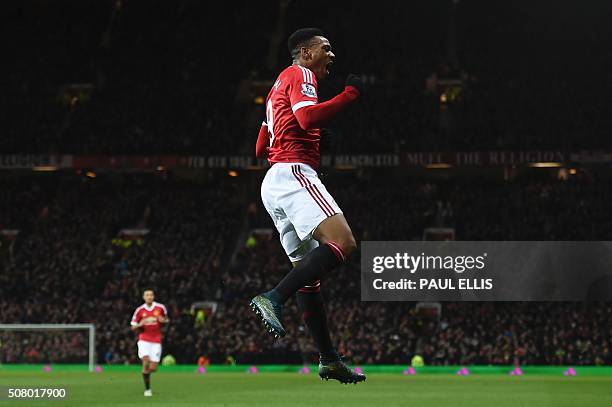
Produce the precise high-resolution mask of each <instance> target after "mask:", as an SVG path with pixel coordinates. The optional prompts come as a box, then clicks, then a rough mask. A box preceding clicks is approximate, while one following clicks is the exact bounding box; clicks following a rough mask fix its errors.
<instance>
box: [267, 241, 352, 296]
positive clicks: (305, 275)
mask: <svg viewBox="0 0 612 407" xmlns="http://www.w3.org/2000/svg"><path fill="white" fill-rule="evenodd" d="M334 246H335V247H337V246H336V245H334ZM339 250H340V249H338V248H335V249H332V248H331V247H330V245H328V244H322V245H321V246H319V247H317V248H316V249H314V250H312V251H311V252H310V253H308V255H307V256H306V257H304V259H303V260H301V261H300V263H299V264H298V265H297V267H294V268H293V270H291V271H290V272H289V273H288V274H287V275H286V276H285V278H283V279H282V280H281V282H280V283H278V285H277V286H276V287H274V289H273V290H271V291H268V293H267V294H268V295H269V297H270V298H271V299H272V300H274V301H278V302H280V303H284V302H285V301H287V299H288V298H289V297H291V296H292V295H293V294H295V293H296V292H297V290H299V289H300V288H302V287H304V286H305V285H308V283H309V282H312V281H316V280H319V279H321V277H323V276H324V275H325V274H326V273H328V272H329V271H331V270H332V269H333V268H334V267H336V266H337V265H338V264H340V263H341V259H342V256H343V254H342V253H341V252H339Z"/></svg>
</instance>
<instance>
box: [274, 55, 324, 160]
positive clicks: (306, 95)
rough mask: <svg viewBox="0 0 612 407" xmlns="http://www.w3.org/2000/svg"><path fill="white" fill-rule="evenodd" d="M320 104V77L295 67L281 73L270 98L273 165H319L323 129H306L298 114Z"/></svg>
mask: <svg viewBox="0 0 612 407" xmlns="http://www.w3.org/2000/svg"><path fill="white" fill-rule="evenodd" d="M317 102H318V97H317V78H316V77H315V75H314V73H313V72H312V71H311V70H310V69H308V68H304V67H302V66H299V65H291V66H290V67H288V68H286V69H285V70H284V71H283V72H281V74H280V75H279V76H278V79H276V82H275V83H274V86H272V89H271V90H270V93H269V94H268V97H267V98H266V122H267V123H266V124H267V127H268V132H269V133H270V148H269V150H268V162H269V163H270V164H273V163H282V162H285V163H286V162H298V163H304V164H308V165H310V166H311V167H313V168H317V167H318V166H319V140H320V132H319V129H312V130H304V129H302V128H301V127H300V125H299V123H298V121H297V119H296V118H295V115H294V113H295V112H296V111H297V110H298V109H301V108H303V107H304V106H311V105H316V104H317Z"/></svg>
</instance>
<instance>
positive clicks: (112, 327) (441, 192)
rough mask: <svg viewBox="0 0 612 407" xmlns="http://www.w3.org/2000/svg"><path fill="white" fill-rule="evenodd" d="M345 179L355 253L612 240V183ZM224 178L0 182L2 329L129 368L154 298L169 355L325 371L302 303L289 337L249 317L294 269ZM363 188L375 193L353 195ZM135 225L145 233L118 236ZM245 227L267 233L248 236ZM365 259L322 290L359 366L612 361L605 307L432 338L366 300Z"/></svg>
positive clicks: (489, 310) (572, 306) (520, 317)
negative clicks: (138, 313) (32, 328)
mask: <svg viewBox="0 0 612 407" xmlns="http://www.w3.org/2000/svg"><path fill="white" fill-rule="evenodd" d="M347 176H348V175H347V174H339V175H338V176H335V175H334V174H331V175H330V176H329V177H330V178H329V179H328V180H327V181H326V182H327V183H328V187H329V189H330V190H331V191H333V193H334V195H335V197H336V200H337V201H338V202H339V204H340V206H341V207H342V208H343V210H344V212H345V214H346V216H347V218H348V219H349V222H350V223H351V225H352V227H353V230H354V233H355V236H356V238H357V239H358V241H359V240H365V239H372V240H376V239H384V240H393V239H400V238H401V239H406V238H411V239H416V240H418V239H421V238H422V234H423V230H424V228H426V227H432V226H437V227H440V226H443V227H454V228H455V230H456V234H457V238H458V239H460V240H564V239H568V240H570V239H571V240H610V238H611V236H610V234H611V233H612V230H610V228H609V223H607V222H606V221H605V219H606V218H605V216H606V207H607V203H608V202H609V201H610V199H611V198H612V188H610V186H609V183H604V182H596V181H590V180H587V179H575V180H570V181H565V182H561V181H556V180H555V181H553V180H533V179H531V180H520V181H519V180H517V181H512V182H503V181H486V180H473V179H467V180H464V181H461V180H454V181H453V182H450V181H439V180H437V181H436V180H429V181H423V180H406V179H402V178H401V177H394V176H391V175H382V174H380V173H379V172H378V171H365V172H364V173H363V174H361V176H359V177H357V176H355V174H352V175H351V177H352V179H354V180H355V182H354V183H352V184H351V183H346V182H344V180H345V179H346V177H347ZM253 177H255V178H257V175H253ZM223 179H224V180H225V181H224V182H223V183H219V182H217V181H214V180H212V181H211V180H209V181H206V182H204V183H202V184H198V183H194V182H193V181H182V180H180V179H176V178H174V177H172V176H169V177H165V178H164V177H163V176H160V175H157V176H153V175H149V176H129V175H126V176H113V177H108V178H107V177H104V176H100V177H99V178H97V179H90V178H86V177H76V176H74V175H70V176H65V177H60V176H50V177H44V178H41V179H38V180H36V181H33V180H32V179H31V178H23V177H21V178H16V179H3V180H2V188H3V191H7V192H9V193H7V194H3V195H2V196H1V197H0V208H2V211H0V229H18V230H19V231H20V232H19V234H18V235H17V237H16V238H15V239H14V240H7V239H6V237H5V238H4V240H3V242H2V243H3V244H2V246H1V247H0V267H1V268H2V273H0V320H1V321H3V322H9V323H84V322H91V323H94V324H95V325H96V329H97V335H98V336H97V344H96V358H97V360H98V362H100V363H134V362H136V360H137V359H136V352H135V336H134V334H133V333H132V332H131V331H130V329H129V320H130V318H131V315H132V312H133V310H134V309H135V308H136V307H137V306H138V305H139V304H140V303H141V300H140V298H141V295H142V290H143V288H145V287H148V286H151V287H153V288H155V291H156V296H157V299H158V300H159V301H161V302H163V303H165V304H166V306H167V307H168V310H169V313H170V318H171V320H172V322H171V324H170V326H169V329H168V330H167V332H166V334H165V340H164V352H165V353H167V354H168V353H169V354H172V355H173V356H174V357H175V358H176V360H177V362H179V363H195V362H196V361H197V360H198V358H199V357H200V356H204V357H205V358H206V359H207V360H209V361H210V362H212V363H231V362H233V361H236V362H238V363H272V362H276V363H302V362H304V361H313V360H315V358H316V350H315V349H314V347H313V343H312V341H311V340H310V338H309V335H308V332H307V331H306V328H305V326H304V325H303V323H302V321H300V319H299V317H298V314H297V310H296V305H295V302H294V301H290V303H289V306H288V307H287V310H286V314H285V321H286V328H287V330H288V332H289V335H288V336H287V337H286V338H284V339H282V340H278V341H273V340H271V339H270V337H269V335H268V334H267V332H265V330H263V329H262V328H261V326H260V322H259V321H258V320H257V319H256V318H254V317H253V316H252V315H251V313H250V311H249V309H248V306H247V302H248V301H247V300H248V299H249V298H251V297H252V296H253V295H254V294H255V293H257V292H260V291H262V289H264V288H266V287H270V286H272V285H273V284H274V282H276V281H277V280H278V279H279V278H280V277H281V276H282V275H283V274H284V273H286V272H287V271H288V269H289V263H288V261H287V259H286V257H285V255H284V253H283V251H282V249H281V247H280V245H279V243H278V241H277V237H276V236H275V232H274V233H268V232H266V228H268V229H269V228H270V227H271V222H270V221H269V220H268V219H267V216H268V215H267V213H265V211H263V208H262V207H261V206H259V205H260V204H258V203H256V202H257V191H256V188H255V189H251V188H253V185H255V186H256V185H257V182H254V183H253V182H250V181H252V180H248V179H246V180H239V179H234V178H227V177H224V178H223ZM228 179H230V180H231V181H227V180H228ZM366 184H367V185H368V196H365V195H363V194H359V191H360V190H361V188H363V187H364V185H366ZM249 185H251V186H249ZM245 194H246V195H245ZM248 202H254V204H245V203H248ZM371 202H376V203H377V204H376V207H372V205H371ZM126 228H128V229H148V230H149V232H148V234H146V235H144V236H130V235H129V234H127V235H126V234H125V233H124V234H121V233H120V231H121V230H123V229H126ZM248 230H255V231H257V232H254V233H253V235H252V236H251V237H250V238H249V239H247V237H248V235H247V234H245V232H246V231H248ZM132 233H133V232H132ZM239 239H240V240H239ZM245 242H247V243H245ZM358 260H359V259H358V256H356V257H355V258H354V261H351V262H350V263H347V264H345V265H343V266H342V268H341V269H340V270H338V271H337V272H335V273H334V278H333V279H329V281H325V282H324V283H323V293H324V295H325V297H326V298H327V301H328V312H329V318H330V321H331V322H330V323H331V326H332V332H333V334H334V340H335V341H336V343H337V344H338V349H339V351H340V352H341V353H343V354H344V355H346V356H347V357H349V358H350V359H352V360H353V361H355V362H356V363H408V362H409V361H410V359H411V357H412V356H413V355H414V354H415V353H416V352H418V353H420V354H421V355H422V356H423V357H424V358H425V361H426V363H428V364H454V363H460V364H470V363H481V364H508V363H515V362H516V363H528V364H576V365H578V364H611V363H612V355H611V354H610V346H611V345H612V330H611V328H610V326H612V325H611V324H610V322H611V321H612V306H610V304H607V303H606V304H580V303H484V304H483V303H443V306H442V312H441V317H440V320H439V322H437V324H436V327H435V328H434V329H430V330H426V329H425V328H424V326H425V325H426V322H425V321H423V320H422V319H421V317H420V316H419V315H417V314H416V313H415V304H410V303H399V304H391V303H362V302H360V300H359V298H360V292H359V277H358V276H359V268H358ZM197 301H213V302H216V303H217V304H218V307H217V309H216V312H214V313H212V314H211V313H209V314H207V315H206V317H205V318H204V319H203V320H201V321H198V318H197V316H196V314H195V313H194V312H193V310H192V309H191V305H192V304H193V303H194V302H197ZM86 343H87V341H86V338H85V333H64V334H41V333H38V334H31V333H28V334H26V333H7V332H3V333H0V362H2V363H10V362H18V361H19V362H75V361H80V362H84V361H85V360H86V351H87V349H86Z"/></svg>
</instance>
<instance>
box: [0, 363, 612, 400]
mask: <svg viewBox="0 0 612 407" xmlns="http://www.w3.org/2000/svg"><path fill="white" fill-rule="evenodd" d="M0 386H67V387H68V389H69V391H70V398H69V400H67V401H53V402H49V401H8V402H7V401H0V404H2V405H16V406H30V405H31V406H42V405H51V406H58V407H59V406H113V407H119V406H139V407H140V406H149V405H151V406H207V407H208V406H290V407H292V406H296V407H297V406H300V407H301V406H317V407H321V406H334V407H335V406H375V407H383V406H384V407H387V406H418V407H429V406H431V407H434V406H435V407H445V406H449V407H450V406H452V407H468V406H469V407H505V406H508V407H521V406H538V407H546V406H550V407H563V406H568V407H569V406H572V407H588V406H593V407H601V406H612V390H611V389H612V377H609V376H608V377H579V376H576V377H563V376H531V377H529V376H521V377H511V376H504V375H475V374H472V375H471V376H468V377H460V376H454V375H442V374H439V375H421V376H419V375H416V376H402V375H401V374H386V373H374V374H370V375H369V376H368V380H367V382H365V383H361V384H358V385H341V384H339V383H337V382H332V381H329V382H322V381H320V380H319V378H318V376H317V375H316V374H310V375H299V374H297V373H260V374H258V375H248V374H246V373H244V374H240V373H208V374H204V375H198V374H195V373H169V372H165V373H164V372H160V373H157V374H155V375H154V376H153V377H152V388H153V392H154V395H153V397H151V398H144V397H143V394H142V392H143V386H142V378H141V376H140V375H139V374H138V373H132V372H114V373H113V372H109V373H107V372H103V373H99V374H94V373H85V372H83V373H78V372H53V373H43V372H40V373H32V372H6V371H5V372H1V373H0Z"/></svg>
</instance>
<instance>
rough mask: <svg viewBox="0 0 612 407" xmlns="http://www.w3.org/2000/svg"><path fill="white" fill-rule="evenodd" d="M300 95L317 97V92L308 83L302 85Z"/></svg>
mask: <svg viewBox="0 0 612 407" xmlns="http://www.w3.org/2000/svg"><path fill="white" fill-rule="evenodd" d="M302 94H303V95H305V96H308V97H311V98H316V97H317V91H316V90H315V87H314V86H312V85H311V84H309V83H303V84H302Z"/></svg>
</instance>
